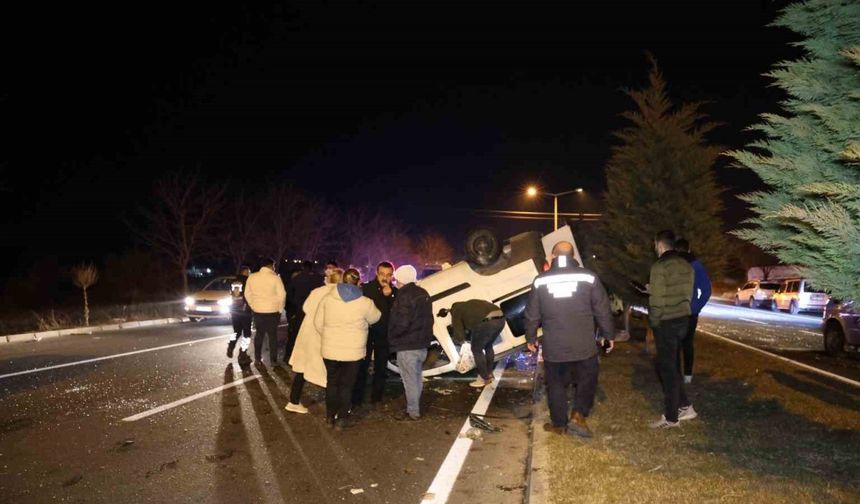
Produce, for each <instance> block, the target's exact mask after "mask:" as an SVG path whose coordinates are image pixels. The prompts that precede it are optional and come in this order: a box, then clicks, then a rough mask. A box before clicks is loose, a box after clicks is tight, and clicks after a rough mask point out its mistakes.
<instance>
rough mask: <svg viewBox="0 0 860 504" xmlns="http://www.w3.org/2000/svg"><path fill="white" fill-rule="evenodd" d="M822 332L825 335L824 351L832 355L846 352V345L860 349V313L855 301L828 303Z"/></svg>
mask: <svg viewBox="0 0 860 504" xmlns="http://www.w3.org/2000/svg"><path fill="white" fill-rule="evenodd" d="M821 332H822V335H823V336H824V351H825V352H827V353H828V354H830V355H841V354H843V353H845V348H846V346H850V347H853V349H854V350H857V349H860V313H858V309H857V306H856V305H855V303H854V302H853V301H843V302H832V303H827V308H825V309H824V323H823V324H822V331H821Z"/></svg>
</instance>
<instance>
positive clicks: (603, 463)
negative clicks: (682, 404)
mask: <svg viewBox="0 0 860 504" xmlns="http://www.w3.org/2000/svg"><path fill="white" fill-rule="evenodd" d="M641 350H642V346H641V344H638V343H629V344H624V345H622V346H620V348H619V349H618V350H617V351H616V352H615V353H613V354H612V355H611V356H609V357H608V358H605V359H603V360H602V361H601V374H600V388H599V391H598V399H597V404H596V406H595V408H594V411H593V413H592V416H591V418H590V419H589V424H590V425H591V428H592V430H593V431H594V433H595V437H594V438H593V439H592V440H581V439H578V438H574V437H571V436H564V437H560V436H548V437H547V438H546V440H545V441H544V446H540V447H537V449H545V450H548V461H549V464H548V465H549V473H548V475H547V479H548V482H549V490H550V492H549V495H550V498H549V501H550V502H552V503H553V504H562V503H573V502H577V503H582V502H589V503H592V502H595V503H596V502H625V503H627V502H629V503H640V502H641V503H646V502H671V503H675V502H677V503H684V502H691V503H692V502H695V503H709V502H715V503H717V502H719V503H722V502H762V503H764V502H767V503H771V502H776V503H781V502H785V503H798V502H846V503H847V502H852V503H856V502H860V478H858V473H860V389H857V388H854V387H851V386H850V385H845V384H842V383H839V382H836V381H833V380H830V379H828V378H826V377H824V376H820V375H817V374H815V373H813V372H810V371H805V370H802V369H798V368H795V367H793V366H791V365H789V364H787V363H783V362H780V361H778V360H776V359H772V358H769V357H767V356H764V355H759V354H756V353H754V352H750V351H748V350H744V349H742V348H738V347H735V346H733V345H729V344H727V343H723V342H720V341H717V340H715V339H712V338H708V337H707V336H704V335H702V334H699V335H698V337H697V340H696V351H697V354H696V370H695V381H694V383H693V384H692V385H690V386H688V388H687V391H688V394H689V395H690V398H691V400H692V401H693V404H694V406H695V408H696V410H697V411H698V412H699V415H700V416H699V418H698V419H696V420H692V421H690V422H685V423H684V424H683V427H682V428H681V429H673V430H669V431H654V430H651V429H649V428H648V427H647V423H648V422H650V421H653V420H656V419H657V418H658V417H659V416H660V414H661V411H662V410H661V408H662V406H661V405H662V394H661V392H660V388H659V384H658V381H657V378H656V375H655V373H654V367H653V362H652V360H651V358H650V357H646V356H643V355H642V354H641Z"/></svg>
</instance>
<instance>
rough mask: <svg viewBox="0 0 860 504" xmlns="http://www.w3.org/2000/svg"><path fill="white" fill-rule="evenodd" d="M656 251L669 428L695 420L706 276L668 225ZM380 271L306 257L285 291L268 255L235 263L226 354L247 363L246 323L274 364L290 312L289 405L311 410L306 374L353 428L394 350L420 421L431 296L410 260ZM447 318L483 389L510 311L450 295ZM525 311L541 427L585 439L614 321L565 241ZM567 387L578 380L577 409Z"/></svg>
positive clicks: (332, 419) (662, 422)
mask: <svg viewBox="0 0 860 504" xmlns="http://www.w3.org/2000/svg"><path fill="white" fill-rule="evenodd" d="M654 250H655V253H656V255H657V257H658V259H657V261H656V262H655V263H654V265H653V266H652V268H651V271H650V282H649V283H648V284H647V285H645V286H641V288H640V290H641V292H642V294H643V295H647V296H648V297H649V303H648V304H649V327H650V329H651V331H653V334H654V339H655V340H656V347H657V359H656V363H657V374H658V377H659V380H660V382H661V384H662V387H663V393H664V399H665V400H664V413H663V415H662V416H661V417H660V419H659V420H657V421H656V422H653V423H652V424H651V427H654V428H672V427H678V426H679V425H680V422H681V421H684V420H691V419H694V418H696V417H697V416H698V414H697V413H696V411H695V409H693V405H692V403H691V402H690V400H689V398H688V397H687V395H686V391H685V388H684V385H685V382H686V383H690V382H691V381H692V369H693V335H694V334H695V332H696V324H697V318H698V314H699V311H701V309H702V308H703V307H704V305H705V303H707V301H708V298H709V297H710V281H709V279H708V276H707V272H706V271H705V269H704V267H703V266H702V264H701V263H700V262H699V261H698V260H697V259H696V258H695V256H693V255H692V253H691V251H690V245H689V243H688V242H687V241H686V240H683V239H676V237H675V235H674V233H672V232H671V231H662V232H660V233H658V234H657V235H656V236H655V239H654ZM375 273H376V274H375V278H373V279H372V280H371V281H369V282H366V283H364V284H362V283H361V275H360V273H359V271H358V270H356V269H354V268H348V269H346V270H343V269H340V268H339V267H338V266H337V264H336V263H333V262H331V263H328V264H326V268H325V274H324V275H323V276H319V275H316V274H314V272H313V264H311V263H305V264H304V265H303V268H302V270H301V271H299V272H297V273H295V274H294V275H293V276H292V277H291V279H290V281H289V282H288V285H289V287H288V288H287V289H285V287H284V283H283V281H282V280H281V278H280V276H278V274H277V273H276V271H275V264H274V262H272V261H268V262H266V263H265V264H263V265H262V266H261V267H260V269H259V270H258V271H257V272H255V273H250V270H249V269H248V268H242V272H241V274H240V276H239V278H238V279H237V281H236V283H235V284H234V285H235V287H236V288H235V289H234V305H233V327H234V331H235V334H234V335H233V336H232V337H231V339H230V341H229V343H228V347H227V355H228V357H230V358H232V357H233V355H234V352H235V347H236V346H237V344H238V346H239V356H238V362H239V365H240V366H243V367H247V366H249V365H250V363H251V358H250V356H249V355H248V350H249V348H250V343H251V324H252V321H253V324H254V325H255V326H256V332H255V334H254V361H253V362H254V364H255V365H256V366H258V367H263V362H262V357H263V356H262V351H263V346H264V345H263V343H264V341H267V342H268V347H269V360H270V362H271V364H272V365H273V366H277V365H279V364H280V360H279V348H280V346H279V345H278V337H277V328H278V323H279V321H280V318H281V312H283V311H284V310H286V316H287V321H288V331H287V341H286V345H285V353H284V356H283V362H284V363H287V364H289V366H290V367H291V368H292V372H293V380H292V386H291V390H290V399H289V403H288V404H287V405H286V406H285V408H286V410H287V411H289V412H292V413H297V414H307V413H308V409H307V407H305V406H304V405H303V404H302V392H303V389H304V385H305V383H306V382H310V383H312V384H314V385H317V386H319V387H323V388H325V406H326V408H325V409H326V413H325V414H326V423H327V424H328V425H330V426H332V427H334V428H336V429H343V428H348V427H351V426H353V425H354V424H355V422H356V420H355V418H356V415H354V414H353V413H354V412H355V411H356V410H357V409H358V408H360V407H362V405H363V403H364V399H365V397H366V395H367V392H366V389H367V382H368V377H369V374H370V373H369V371H370V369H371V368H372V369H373V373H372V379H371V380H370V381H371V386H370V403H371V407H374V408H375V407H378V405H379V404H380V403H381V402H382V400H383V396H384V392H385V383H386V379H387V367H388V362H389V359H390V358H391V356H392V354H396V362H397V367H398V368H399V372H400V378H401V381H402V383H403V389H404V391H405V396H406V408H405V410H400V411H398V412H397V414H396V415H395V416H396V419H398V420H401V421H415V420H418V419H420V418H421V408H420V399H421V393H422V384H423V379H422V370H423V365H424V363H425V361H426V360H427V351H428V348H429V347H430V345H431V343H432V342H433V340H434V336H433V323H434V319H433V316H434V314H433V307H432V302H431V299H430V294H429V293H428V292H427V291H426V290H425V289H423V288H422V287H420V286H419V285H417V284H416V280H417V272H416V270H415V268H414V267H412V266H410V265H403V266H400V267H398V268H396V269H395V267H394V265H393V264H391V263H390V262H385V261H384V262H381V263H379V264H378V265H377V267H376V272H375ZM634 283H635V282H634ZM449 314H450V315H451V331H452V337H453V338H454V340H455V341H457V342H460V343H463V342H465V341H466V339H467V338H466V335H467V334H468V336H469V340H470V346H471V350H472V354H473V356H474V359H475V367H476V368H477V371H478V376H477V378H476V379H475V381H473V382H471V383H470V385H471V386H473V387H478V388H480V387H484V386H486V385H489V384H490V383H492V382H493V380H494V377H493V374H492V370H493V364H494V361H495V355H494V352H493V344H494V342H495V341H496V338H497V337H498V336H499V334H500V333H501V332H502V330H503V329H504V328H505V314H504V313H503V311H502V309H501V308H500V307H498V306H496V305H495V304H493V303H491V302H489V301H486V300H481V299H472V300H468V301H461V302H456V303H453V304H452V306H451V307H450V308H449V309H441V310H440V311H439V313H438V314H437V316H439V317H447V316H448V315H449ZM524 319H525V332H526V341H527V346H528V349H529V350H530V351H532V352H535V351H537V344H538V341H537V338H538V330H539V329H541V330H542V333H543V337H542V342H541V344H542V346H543V362H544V370H545V377H546V385H547V402H548V405H549V409H550V420H551V421H550V422H548V423H547V424H545V425H544V429H545V430H547V431H549V432H553V433H557V434H564V433H567V432H571V433H573V434H576V435H579V436H582V437H591V435H592V433H591V430H590V428H589V426H588V423H587V421H586V419H587V418H588V416H589V414H590V412H591V409H592V406H593V404H594V396H595V392H596V390H597V378H598V371H599V353H600V349H601V348H603V349H604V351H605V352H606V353H609V352H611V351H612V349H613V348H614V345H615V343H614V335H615V329H614V324H613V317H612V312H611V309H610V300H609V296H608V295H607V293H606V290H605V288H604V287H603V284H602V282H601V281H600V279H599V278H598V277H597V275H596V274H595V273H593V272H592V271H590V270H588V269H586V268H584V267H582V266H581V265H580V264H579V263H578V262H577V260H576V257H575V247H574V245H573V244H572V243H569V242H565V241H562V242H559V243H557V244H556V245H555V246H554V247H553V249H552V255H551V258H550V260H549V263H548V264H547V268H546V271H544V272H542V273H540V274H539V275H538V276H537V277H536V278H535V280H534V282H533V283H532V290H531V293H530V294H529V300H528V304H527V305H526V308H525V311H524ZM595 335H597V338H595ZM571 386H573V387H575V393H574V400H573V404H572V407H571V405H570V404H569V401H568V397H569V396H568V390H569V388H570V387H571Z"/></svg>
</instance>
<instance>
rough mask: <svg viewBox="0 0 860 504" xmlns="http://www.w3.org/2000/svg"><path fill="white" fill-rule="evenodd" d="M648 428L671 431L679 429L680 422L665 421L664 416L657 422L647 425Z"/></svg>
mask: <svg viewBox="0 0 860 504" xmlns="http://www.w3.org/2000/svg"><path fill="white" fill-rule="evenodd" d="M648 426H649V427H651V428H652V429H673V428H675V427H680V426H681V422H680V421H678V422H670V421H668V420H666V415H660V420H657V421H656V422H654V423H652V424H649V425H648Z"/></svg>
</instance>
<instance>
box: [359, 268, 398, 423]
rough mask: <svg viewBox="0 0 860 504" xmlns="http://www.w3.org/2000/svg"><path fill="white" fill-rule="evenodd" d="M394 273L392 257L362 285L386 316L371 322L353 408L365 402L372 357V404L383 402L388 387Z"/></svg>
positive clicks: (363, 291)
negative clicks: (389, 331)
mask: <svg viewBox="0 0 860 504" xmlns="http://www.w3.org/2000/svg"><path fill="white" fill-rule="evenodd" d="M393 275H394V265H393V264H391V263H390V262H388V261H383V262H381V263H379V264H378V265H377V266H376V278H374V279H373V280H371V281H370V282H367V283H366V284H364V285H363V286H362V288H361V290H362V294H364V296H366V297H369V298H370V299H372V300H373V304H375V305H376V308H377V309H378V310H379V311H380V312H381V313H382V317H381V318H380V319H379V322H377V323H375V324H373V325H372V326H370V330H369V332H368V335H367V355H366V356H365V357H364V361H362V363H361V365H360V366H359V368H358V378H357V379H356V381H355V388H354V389H353V392H352V407H353V409H355V408H357V407H358V406H360V405H361V403H363V402H364V390H365V388H366V386H367V371H368V369H369V367H370V361H371V359H373V383H372V385H371V388H370V402H371V404H378V403H379V402H381V401H382V394H383V392H384V391H385V379H386V377H387V376H388V356H389V355H390V354H391V352H390V351H389V348H388V318H389V314H390V313H391V305H392V304H393V303H394V297H395V296H396V295H397V288H396V287H394V286H393V285H391V277H392V276H393Z"/></svg>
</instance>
